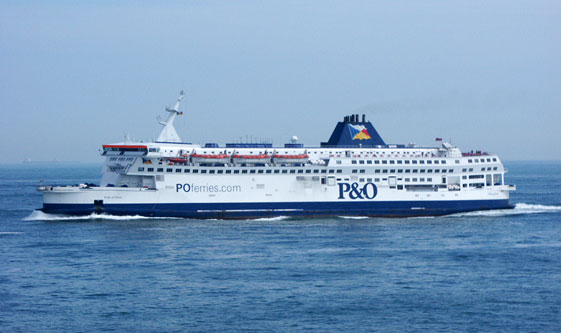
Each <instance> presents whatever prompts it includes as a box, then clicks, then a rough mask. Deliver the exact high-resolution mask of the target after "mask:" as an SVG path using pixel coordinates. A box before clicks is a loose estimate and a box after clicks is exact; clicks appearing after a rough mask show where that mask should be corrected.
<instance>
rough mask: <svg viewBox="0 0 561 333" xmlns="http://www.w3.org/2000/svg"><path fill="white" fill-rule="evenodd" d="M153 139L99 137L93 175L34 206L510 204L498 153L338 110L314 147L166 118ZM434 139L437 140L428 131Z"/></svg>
mask: <svg viewBox="0 0 561 333" xmlns="http://www.w3.org/2000/svg"><path fill="white" fill-rule="evenodd" d="M182 99H183V93H181V94H180V97H179V98H178V100H177V103H176V104H175V106H174V107H173V108H166V111H167V112H168V113H169V115H168V117H167V120H166V121H161V122H160V123H161V124H162V125H163V128H162V131H161V133H160V135H159V137H158V139H157V140H156V141H154V142H150V143H145V142H122V143H115V144H108V145H103V151H102V153H101V154H102V156H104V157H105V166H104V171H103V175H102V178H101V183H100V185H99V186H96V185H94V184H80V185H78V186H41V187H39V188H38V190H39V191H41V192H42V193H43V208H42V210H43V212H46V213H57V214H71V215H84V214H91V213H106V214H113V215H142V216H166V217H185V218H196V219H247V218H260V217H274V216H305V217H323V216H380V217H406V216H433V215H445V214H452V213H458V212H467V211H475V210H487V209H505V208H512V207H513V206H512V205H511V204H510V203H509V193H510V191H513V190H515V189H516V187H515V186H514V185H506V184H505V180H504V175H505V173H506V170H505V168H504V166H503V164H502V163H501V161H500V159H499V157H498V156H497V155H495V154H489V153H485V152H479V151H478V152H471V153H462V152H461V151H460V149H458V148H457V147H454V146H452V145H451V144H449V143H446V142H440V143H439V146H438V147H416V146H415V145H414V144H409V145H403V144H387V143H386V142H385V141H384V140H383V139H382V137H381V136H380V135H379V133H378V131H376V129H375V128H374V126H373V125H372V123H371V122H369V121H367V120H366V117H365V115H362V119H361V118H360V117H359V115H350V116H346V117H344V120H343V121H340V122H338V123H337V125H336V127H335V129H334V130H333V132H332V134H331V137H330V138H329V140H328V141H327V142H323V143H321V144H320V145H319V147H318V146H316V147H304V145H303V144H301V143H299V142H298V141H297V138H293V140H291V142H289V143H286V144H284V145H283V146H273V145H272V144H270V143H227V144H226V145H224V146H220V145H218V144H216V143H206V144H204V145H198V144H190V143H183V142H182V141H181V139H180V138H179V135H178V134H177V132H176V130H175V128H174V126H173V122H174V120H175V118H176V117H177V116H178V115H181V114H182V112H180V111H179V105H180V102H181V101H182ZM437 141H441V139H437Z"/></svg>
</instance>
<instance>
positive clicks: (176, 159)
mask: <svg viewBox="0 0 561 333" xmlns="http://www.w3.org/2000/svg"><path fill="white" fill-rule="evenodd" d="M168 160H169V161H170V162H171V163H175V164H183V163H187V161H189V159H187V158H180V157H172V158H169V159H168Z"/></svg>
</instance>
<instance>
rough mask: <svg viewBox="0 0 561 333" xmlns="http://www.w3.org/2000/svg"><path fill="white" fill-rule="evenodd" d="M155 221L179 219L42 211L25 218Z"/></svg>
mask: <svg viewBox="0 0 561 333" xmlns="http://www.w3.org/2000/svg"><path fill="white" fill-rule="evenodd" d="M144 219H148V220H153V219H178V218H177V217H147V216H140V215H107V214H90V215H84V216H75V215H62V214H47V213H44V212H42V211H40V210H34V211H33V212H31V214H30V215H29V216H28V217H26V218H24V221H79V220H87V221H93V220H115V221H125V220H144Z"/></svg>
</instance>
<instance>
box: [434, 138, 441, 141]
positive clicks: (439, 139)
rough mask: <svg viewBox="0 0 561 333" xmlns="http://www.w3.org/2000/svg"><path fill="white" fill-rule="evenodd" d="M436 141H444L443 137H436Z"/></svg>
mask: <svg viewBox="0 0 561 333" xmlns="http://www.w3.org/2000/svg"><path fill="white" fill-rule="evenodd" d="M434 141H442V138H436V139H434Z"/></svg>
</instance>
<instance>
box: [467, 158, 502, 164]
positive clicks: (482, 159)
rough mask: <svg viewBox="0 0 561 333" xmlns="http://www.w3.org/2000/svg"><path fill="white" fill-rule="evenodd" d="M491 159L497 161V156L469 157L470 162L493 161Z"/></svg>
mask: <svg viewBox="0 0 561 333" xmlns="http://www.w3.org/2000/svg"><path fill="white" fill-rule="evenodd" d="M491 161H493V162H497V158H496V157H493V158H492V159H491V158H490V157H487V158H486V159H485V158H475V159H469V160H468V163H485V162H487V163H491Z"/></svg>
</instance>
